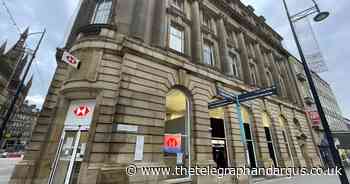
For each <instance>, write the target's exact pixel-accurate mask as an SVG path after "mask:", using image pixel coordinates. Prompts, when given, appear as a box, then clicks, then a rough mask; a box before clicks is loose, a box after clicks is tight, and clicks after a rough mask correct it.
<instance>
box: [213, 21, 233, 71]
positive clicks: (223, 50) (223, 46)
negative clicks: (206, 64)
mask: <svg viewBox="0 0 350 184" xmlns="http://www.w3.org/2000/svg"><path fill="white" fill-rule="evenodd" d="M217 25H218V36H219V46H220V48H219V51H220V60H221V70H222V71H223V72H224V74H225V75H229V76H233V75H234V74H233V67H232V65H233V63H232V60H230V59H229V57H230V56H229V54H228V48H227V39H226V38H227V34H226V28H225V23H224V17H223V15H220V18H219V20H218V22H217Z"/></svg>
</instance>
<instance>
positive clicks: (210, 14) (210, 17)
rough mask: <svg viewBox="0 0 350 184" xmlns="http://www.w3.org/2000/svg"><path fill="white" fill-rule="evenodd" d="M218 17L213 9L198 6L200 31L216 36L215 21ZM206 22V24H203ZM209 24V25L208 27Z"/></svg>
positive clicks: (202, 5)
mask: <svg viewBox="0 0 350 184" xmlns="http://www.w3.org/2000/svg"><path fill="white" fill-rule="evenodd" d="M218 17H219V14H218V13H217V12H215V10H214V9H212V8H210V7H208V6H207V5H204V4H201V6H200V22H201V30H202V31H205V32H208V33H210V34H212V35H214V36H216V35H217V34H218V31H217V25H216V19H217V18H218ZM206 19H207V21H209V22H207V23H206V24H205V23H204V22H206ZM208 24H209V25H208Z"/></svg>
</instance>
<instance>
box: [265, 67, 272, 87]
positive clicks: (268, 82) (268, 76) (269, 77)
mask: <svg viewBox="0 0 350 184" xmlns="http://www.w3.org/2000/svg"><path fill="white" fill-rule="evenodd" d="M266 79H267V86H268V87H270V86H273V85H274V81H273V77H272V73H271V72H270V70H269V69H267V70H266Z"/></svg>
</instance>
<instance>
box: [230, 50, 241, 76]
mask: <svg viewBox="0 0 350 184" xmlns="http://www.w3.org/2000/svg"><path fill="white" fill-rule="evenodd" d="M229 59H230V60H231V63H232V71H233V76H234V77H236V78H239V73H240V70H239V68H240V67H239V66H240V64H239V59H238V54H234V53H232V52H231V53H230V54H229Z"/></svg>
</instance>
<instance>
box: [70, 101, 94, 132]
mask: <svg viewBox="0 0 350 184" xmlns="http://www.w3.org/2000/svg"><path fill="white" fill-rule="evenodd" d="M95 106H96V100H74V101H71V103H70V105H69V108H68V112H67V116H66V120H65V125H66V126H67V125H69V126H90V124H91V122H92V117H93V113H94V110H95Z"/></svg>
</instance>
